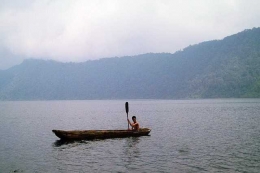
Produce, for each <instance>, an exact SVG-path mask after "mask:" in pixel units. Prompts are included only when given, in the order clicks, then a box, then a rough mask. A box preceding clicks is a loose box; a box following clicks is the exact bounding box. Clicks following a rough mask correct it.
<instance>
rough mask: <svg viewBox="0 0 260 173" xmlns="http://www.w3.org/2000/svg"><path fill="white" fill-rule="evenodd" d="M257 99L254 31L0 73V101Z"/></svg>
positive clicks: (259, 76) (259, 78)
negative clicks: (176, 47) (171, 49)
mask: <svg viewBox="0 0 260 173" xmlns="http://www.w3.org/2000/svg"><path fill="white" fill-rule="evenodd" d="M235 97H238V98H239V97H260V28H254V29H251V30H245V31H243V32H240V33H238V34H235V35H232V36H229V37H226V38H224V39H223V40H215V41H208V42H203V43H200V44H197V45H193V46H189V47H187V48H185V49H183V50H182V51H178V52H176V53H174V54H170V53H156V54H154V53H149V54H143V55H138V56H132V57H130V56H126V57H120V58H106V59H100V60H94V61H87V62H84V63H60V62H55V61H44V60H33V59H30V60H25V61H24V62H23V63H22V64H20V65H18V66H14V67H12V68H10V69H8V70H2V71H0V99H1V100H49V99H55V100H61V99H186V98H235Z"/></svg>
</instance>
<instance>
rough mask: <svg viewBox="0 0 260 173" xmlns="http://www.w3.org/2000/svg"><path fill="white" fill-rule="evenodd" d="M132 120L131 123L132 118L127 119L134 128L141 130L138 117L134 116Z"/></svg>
mask: <svg viewBox="0 0 260 173" xmlns="http://www.w3.org/2000/svg"><path fill="white" fill-rule="evenodd" d="M132 120H133V123H131V122H130V120H129V119H127V121H128V123H129V124H130V126H132V130H135V131H138V130H139V123H138V122H137V121H136V117H135V116H133V117H132Z"/></svg>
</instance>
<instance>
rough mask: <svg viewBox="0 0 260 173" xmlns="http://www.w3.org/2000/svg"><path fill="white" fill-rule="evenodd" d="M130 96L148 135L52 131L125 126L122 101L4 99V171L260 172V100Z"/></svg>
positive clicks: (0, 134) (0, 137)
mask: <svg viewBox="0 0 260 173" xmlns="http://www.w3.org/2000/svg"><path fill="white" fill-rule="evenodd" d="M127 101H128V102H129V107H130V111H129V116H130V117H131V116H133V115H135V116H137V120H138V121H139V123H140V125H141V126H142V127H149V128H151V129H152V131H151V135H150V136H144V137H138V138H122V139H106V140H93V141H86V140H82V141H75V142H61V141H59V139H58V138H57V137H56V136H55V135H54V134H53V133H52V131H51V130H52V129H63V130H73V129H126V128H127V122H126V113H125V110H124V104H125V101H124V100H117V101H109V100H107V101H28V102H27V101H21V102H20V101H17V102H0V118H1V119H0V172H1V173H2V172H176V173H178V172H182V173H183V172H184V173H186V172H187V173H188V172H248V173H249V172H250V173H254V172H255V173H258V172H260V99H216V100H177V101H174V100H127Z"/></svg>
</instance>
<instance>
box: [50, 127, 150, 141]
mask: <svg viewBox="0 0 260 173" xmlns="http://www.w3.org/2000/svg"><path fill="white" fill-rule="evenodd" d="M150 131H151V130H150V129H148V128H141V129H139V131H133V130H71V131H64V130H52V132H53V133H54V134H55V135H56V136H57V137H59V138H60V139H62V140H82V139H86V140H91V139H107V138H126V137H139V136H148V135H149V133H150Z"/></svg>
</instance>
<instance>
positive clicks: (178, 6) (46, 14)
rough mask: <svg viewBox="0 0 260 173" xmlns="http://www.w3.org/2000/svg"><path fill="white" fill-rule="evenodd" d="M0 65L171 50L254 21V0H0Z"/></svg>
mask: <svg viewBox="0 0 260 173" xmlns="http://www.w3.org/2000/svg"><path fill="white" fill-rule="evenodd" d="M0 4H1V5H0V69H6V68H8V67H10V66H12V65H14V64H17V63H20V62H21V61H22V60H23V59H26V58H38V59H53V60H57V61H62V62H68V61H72V62H81V61H87V60H89V59H100V58H104V57H115V56H118V57H120V56H125V55H137V54H143V53H149V52H155V53H159V52H169V53H174V52H175V51H177V50H180V49H183V48H185V47H187V46H189V45H193V44H197V43H200V42H203V41H208V40H214V39H223V38H224V37H226V36H228V35H232V34H235V33H237V32H240V31H243V30H245V29H251V28H253V27H259V26H260V1H259V0H70V1H69V0H23V1H20V0H0Z"/></svg>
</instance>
